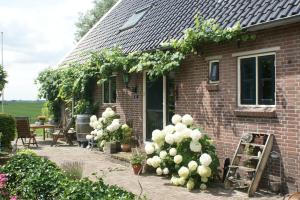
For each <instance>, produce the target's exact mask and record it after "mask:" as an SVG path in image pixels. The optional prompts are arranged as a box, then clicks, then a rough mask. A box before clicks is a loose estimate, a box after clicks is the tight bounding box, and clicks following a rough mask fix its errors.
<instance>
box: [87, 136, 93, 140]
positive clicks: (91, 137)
mask: <svg viewBox="0 0 300 200" xmlns="http://www.w3.org/2000/svg"><path fill="white" fill-rule="evenodd" d="M85 138H86V139H87V140H92V139H93V138H94V136H93V135H86V136H85Z"/></svg>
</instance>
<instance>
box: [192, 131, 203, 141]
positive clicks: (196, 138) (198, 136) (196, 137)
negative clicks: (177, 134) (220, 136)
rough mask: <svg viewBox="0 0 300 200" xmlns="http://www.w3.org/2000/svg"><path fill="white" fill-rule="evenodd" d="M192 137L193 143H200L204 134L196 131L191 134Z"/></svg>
mask: <svg viewBox="0 0 300 200" xmlns="http://www.w3.org/2000/svg"><path fill="white" fill-rule="evenodd" d="M190 137H191V138H192V140H193V141H199V140H200V139H201V138H202V133H201V132H200V131H199V130H198V129H194V130H192V132H190Z"/></svg>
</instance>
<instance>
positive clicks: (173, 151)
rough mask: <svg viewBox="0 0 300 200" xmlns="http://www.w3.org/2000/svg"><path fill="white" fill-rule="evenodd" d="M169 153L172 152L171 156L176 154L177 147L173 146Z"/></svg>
mask: <svg viewBox="0 0 300 200" xmlns="http://www.w3.org/2000/svg"><path fill="white" fill-rule="evenodd" d="M169 154H170V156H176V154H177V150H176V149H175V148H171V149H170V150H169Z"/></svg>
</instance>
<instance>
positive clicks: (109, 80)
mask: <svg viewBox="0 0 300 200" xmlns="http://www.w3.org/2000/svg"><path fill="white" fill-rule="evenodd" d="M112 77H117V76H116V75H114V76H111V77H110V78H112ZM110 78H109V79H108V80H107V81H108V88H109V90H108V92H109V93H108V98H109V100H110V101H111V79H110ZM116 82H117V80H116ZM116 84H117V83H116ZM104 91H105V90H104V83H103V84H102V104H104V105H111V104H116V103H117V102H115V103H111V102H104V96H105V95H104ZM116 101H117V100H116Z"/></svg>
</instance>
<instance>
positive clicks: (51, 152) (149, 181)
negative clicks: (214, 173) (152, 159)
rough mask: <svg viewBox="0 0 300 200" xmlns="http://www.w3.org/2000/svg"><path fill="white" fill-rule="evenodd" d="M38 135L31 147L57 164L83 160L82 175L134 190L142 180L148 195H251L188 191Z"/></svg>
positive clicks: (100, 155)
mask: <svg viewBox="0 0 300 200" xmlns="http://www.w3.org/2000/svg"><path fill="white" fill-rule="evenodd" d="M37 139H38V144H39V147H38V148H36V147H32V150H34V151H35V152H36V153H37V154H38V155H40V156H45V157H47V158H49V159H50V160H52V161H54V162H56V163H57V164H58V165H60V164H62V163H64V162H72V161H79V162H82V163H83V165H84V169H83V176H85V177H90V178H91V179H95V176H94V175H92V173H97V175H98V176H100V177H103V178H104V180H105V182H106V183H108V184H112V185H118V186H121V187H123V188H124V189H126V190H129V191H131V192H133V193H135V194H140V192H141V189H140V186H139V183H138V180H139V181H140V183H141V185H142V187H143V195H146V197H147V198H149V199H155V200H159V199H186V200H188V199H249V198H248V196H247V194H246V193H243V192H240V191H236V190H233V191H230V190H224V189H223V188H222V187H221V186H217V185H216V186H213V187H210V188H209V190H208V191H207V192H201V191H200V190H195V191H193V192H189V191H188V190H187V189H186V188H183V187H176V186H172V185H170V184H169V179H165V178H162V177H158V176H155V175H142V176H135V175H133V172H132V169H131V167H130V166H129V164H128V163H126V162H124V161H119V160H116V159H113V158H111V157H110V156H108V155H105V154H104V153H102V152H100V151H96V150H88V149H83V148H79V147H78V146H67V145H66V144H64V143H61V142H60V144H59V146H58V147H51V146H50V144H51V140H50V139H49V138H47V139H46V141H43V140H42V138H37ZM18 147H19V148H22V147H21V146H18ZM251 199H282V197H280V196H275V195H270V194H267V193H260V194H257V195H256V196H255V197H254V198H251Z"/></svg>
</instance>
